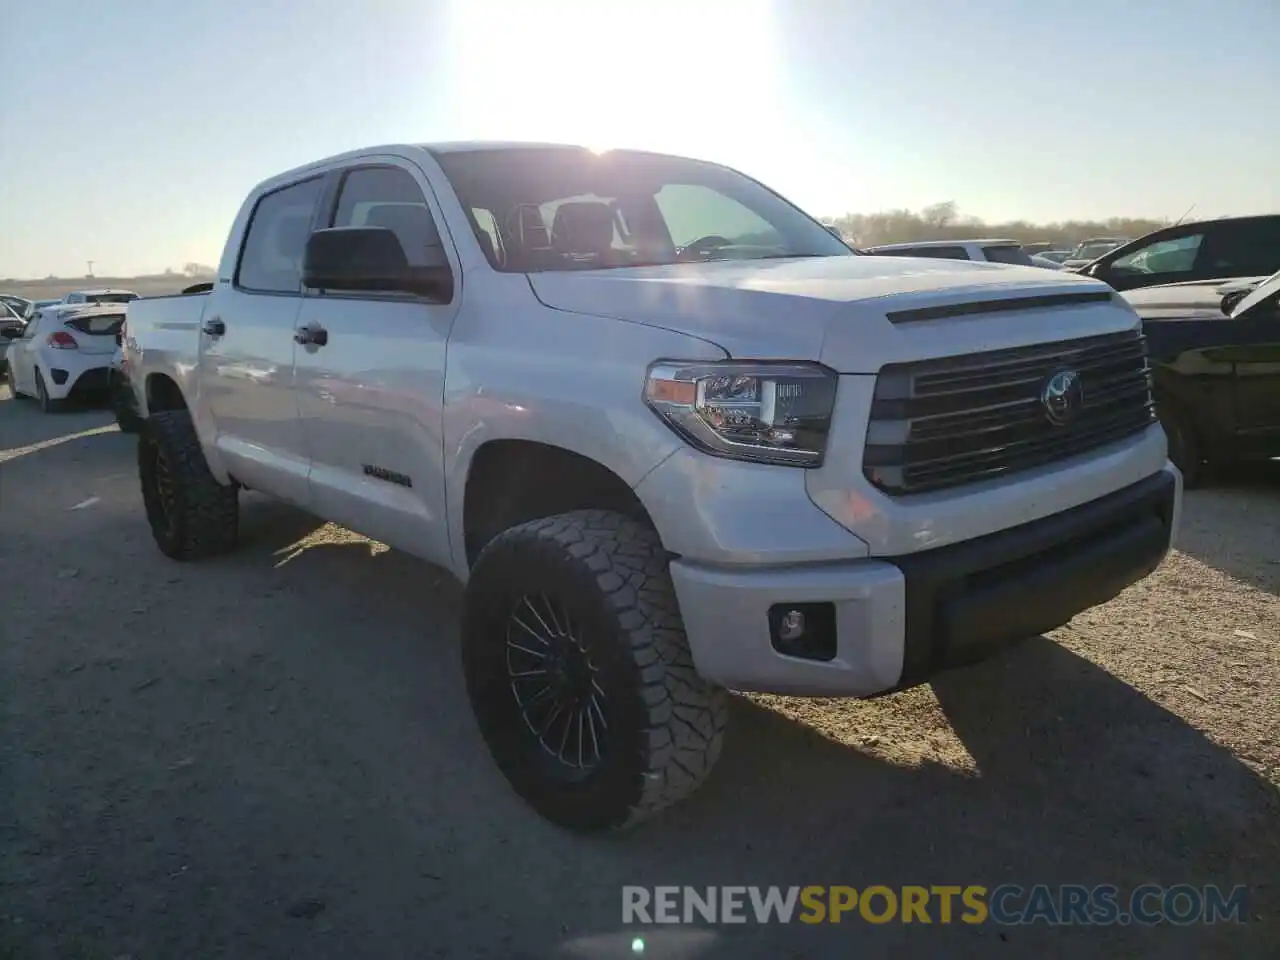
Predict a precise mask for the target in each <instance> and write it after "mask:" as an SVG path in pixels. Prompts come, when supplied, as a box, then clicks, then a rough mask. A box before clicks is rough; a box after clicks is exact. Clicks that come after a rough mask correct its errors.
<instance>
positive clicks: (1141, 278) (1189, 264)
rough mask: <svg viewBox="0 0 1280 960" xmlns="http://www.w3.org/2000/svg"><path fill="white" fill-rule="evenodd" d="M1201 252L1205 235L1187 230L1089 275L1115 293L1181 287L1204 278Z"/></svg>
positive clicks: (1103, 264) (1108, 262)
mask: <svg viewBox="0 0 1280 960" xmlns="http://www.w3.org/2000/svg"><path fill="white" fill-rule="evenodd" d="M1204 251H1205V231H1204V230H1188V231H1187V232H1185V233H1181V234H1178V235H1176V236H1167V235H1166V236H1165V237H1164V238H1163V239H1160V240H1153V241H1152V242H1151V243H1148V244H1144V245H1143V246H1141V247H1137V248H1136V249H1132V250H1130V251H1129V252H1128V253H1125V254H1124V255H1122V256H1119V257H1116V258H1115V259H1113V260H1103V261H1102V262H1101V263H1099V264H1097V266H1096V267H1095V268H1094V269H1092V270H1091V271H1090V272H1089V274H1090V276H1094V277H1097V278H1098V279H1099V280H1105V281H1106V282H1107V283H1109V284H1110V285H1111V286H1112V288H1113V289H1115V290H1133V289H1136V288H1138V287H1153V286H1156V285H1157V284H1164V283H1184V282H1186V281H1189V280H1198V279H1202V278H1204V276H1205V274H1204V272H1203V270H1202V269H1201V266H1202V264H1203V263H1204V257H1203V254H1204Z"/></svg>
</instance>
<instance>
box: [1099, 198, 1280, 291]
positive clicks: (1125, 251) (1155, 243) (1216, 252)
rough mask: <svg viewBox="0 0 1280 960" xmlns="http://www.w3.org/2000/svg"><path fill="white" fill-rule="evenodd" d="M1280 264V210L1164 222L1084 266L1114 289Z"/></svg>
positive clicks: (1266, 269) (1220, 276) (1266, 272)
mask: <svg viewBox="0 0 1280 960" xmlns="http://www.w3.org/2000/svg"><path fill="white" fill-rule="evenodd" d="M1276 270H1280V214H1269V215H1266V216H1257V217H1230V218H1226V219H1222V220H1202V221H1199V222H1196V223H1180V224H1178V225H1177V226H1173V227H1165V228H1164V229H1163V230H1156V231H1155V232H1153V233H1149V234H1147V235H1146V236H1145V237H1140V238H1139V239H1137V240H1134V241H1132V242H1131V243H1127V244H1125V245H1124V246H1123V247H1118V248H1116V249H1115V250H1112V251H1111V252H1110V253H1107V254H1105V255H1104V256H1101V257H1099V258H1097V259H1096V260H1094V261H1093V262H1092V263H1090V264H1088V265H1086V266H1084V267H1083V268H1082V269H1081V270H1080V272H1081V273H1084V274H1086V275H1087V276H1090V277H1093V278H1094V279H1097V280H1102V281H1104V282H1105V283H1107V284H1109V285H1110V286H1111V287H1112V288H1114V289H1116V290H1121V291H1124V290H1132V289H1135V288H1137V287H1151V286H1157V285H1163V284H1168V283H1179V282H1185V281H1195V280H1233V279H1241V278H1247V277H1265V276H1270V275H1271V274H1272V273H1274V272H1275V271H1276Z"/></svg>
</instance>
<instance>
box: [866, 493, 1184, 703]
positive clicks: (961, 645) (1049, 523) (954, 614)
mask: <svg viewBox="0 0 1280 960" xmlns="http://www.w3.org/2000/svg"><path fill="white" fill-rule="evenodd" d="M1176 493H1177V484H1176V481H1175V480H1174V478H1173V476H1172V474H1169V473H1167V472H1165V471H1161V472H1159V473H1157V474H1155V475H1153V476H1151V477H1148V478H1147V479H1145V480H1142V481H1140V482H1139V483H1136V484H1134V485H1133V486H1131V487H1126V488H1125V489H1123V490H1119V491H1117V492H1116V493H1113V494H1110V495H1108V496H1106V497H1103V498H1101V499H1099V500H1094V501H1093V502H1091V503H1086V504H1083V505H1081V506H1079V507H1075V508H1074V509H1071V510H1067V511H1065V512H1063V513H1060V514H1056V515H1054V516H1052V517H1046V518H1044V519H1043V520H1036V521H1033V522H1031V523H1026V524H1023V525H1021V526H1018V527H1012V528H1010V529H1008V530H1002V531H1000V532H999V533H993V534H990V535H989V536H985V537H979V538H977V539H975V540H970V541H967V542H965V543H958V544H954V545H952V546H948V547H940V548H938V549H937V550H928V551H924V552H922V553H919V554H914V555H911V556H906V557H899V558H895V559H894V560H892V561H891V562H892V563H894V564H895V565H896V566H897V567H898V568H899V569H900V570H901V571H902V574H903V577H904V579H905V581H906V638H905V647H904V651H903V669H902V678H901V680H900V681H899V683H898V687H897V688H895V689H901V688H902V687H909V686H914V685H915V684H918V683H922V682H924V681H925V680H927V679H928V678H929V677H930V676H931V675H933V674H934V673H937V672H938V671H940V670H945V669H947V668H949V667H955V666H960V665H962V664H965V663H972V662H974V661H976V660H981V659H983V658H984V657H986V656H988V655H990V654H991V653H992V652H994V651H995V650H996V649H998V648H999V647H1001V646H1003V645H1004V644H1007V643H1008V642H1010V641H1013V640H1022V639H1026V638H1028V637H1033V636H1035V635H1037V634H1040V633H1044V632H1045V631H1047V630H1052V629H1054V628H1055V627H1060V626H1062V625H1063V624H1064V623H1066V622H1067V621H1068V620H1070V619H1071V618H1072V617H1073V616H1075V615H1076V614H1077V613H1080V612H1081V611H1083V610H1087V609H1089V608H1090V607H1094V606H1097V605H1098V604H1100V603H1105V602H1106V601H1108V600H1110V599H1112V598H1113V597H1115V596H1116V595H1117V594H1119V593H1120V592H1121V591H1122V590H1124V589H1125V587H1128V586H1129V585H1130V584H1133V583H1136V582H1137V581H1139V580H1141V579H1142V578H1143V577H1145V576H1146V575H1147V574H1149V573H1150V572H1151V571H1152V570H1154V569H1155V568H1156V567H1157V566H1159V564H1160V561H1161V560H1162V559H1163V557H1164V555H1165V553H1166V552H1167V551H1168V548H1169V542H1170V538H1171V537H1172V532H1173V512H1174V507H1175V496H1176Z"/></svg>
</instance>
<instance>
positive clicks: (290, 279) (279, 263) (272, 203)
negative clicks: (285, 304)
mask: <svg viewBox="0 0 1280 960" xmlns="http://www.w3.org/2000/svg"><path fill="white" fill-rule="evenodd" d="M322 183H323V181H322V180H321V178H319V177H314V178H312V179H310V180H304V181H303V182H301V183H295V184H293V185H292V186H289V187H285V188H284V189H282V190H276V191H274V192H272V193H268V194H267V195H266V196H264V197H263V198H262V199H261V200H259V201H258V204H257V206H256V207H254V210H253V214H252V216H251V217H250V218H249V231H248V233H247V234H246V236H245V240H244V248H243V249H242V250H241V251H240V265H239V268H238V269H237V272H236V284H237V285H238V286H240V287H243V288H244V289H246V290H252V291H259V292H263V293H298V292H299V291H300V290H301V287H302V254H303V251H304V250H305V249H306V246H307V237H309V236H310V235H311V219H312V217H313V216H314V214H315V209H316V203H317V201H319V199H320V190H321V186H322Z"/></svg>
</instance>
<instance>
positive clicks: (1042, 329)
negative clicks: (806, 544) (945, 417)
mask: <svg viewBox="0 0 1280 960" xmlns="http://www.w3.org/2000/svg"><path fill="white" fill-rule="evenodd" d="M529 283H530V285H531V286H532V287H533V291H534V294H535V295H536V296H537V297H538V299H539V300H540V301H541V302H542V303H543V304H545V305H546V306H548V307H551V308H553V309H557V310H566V311H571V312H573V313H582V314H589V315H592V316H599V317H609V318H613V319H616V320H624V321H627V322H630V323H641V324H646V325H648V326H654V327H662V328H665V329H668V330H673V331H677V332H680V333H686V334H689V335H691V336H695V337H699V338H701V339H703V340H708V341H711V342H712V343H715V344H717V345H719V346H720V347H722V348H723V349H724V350H725V351H726V352H727V353H728V354H729V355H730V356H732V357H741V358H761V359H762V358H774V359H789V360H818V361H820V362H822V363H825V364H827V365H828V366H830V367H831V368H832V369H835V370H837V371H839V372H841V373H874V372H876V371H877V370H879V369H880V367H881V366H883V365H884V364H886V363H894V362H901V361H908V360H922V359H927V358H931V357H942V356H954V355H958V354H968V353H973V352H976V351H980V350H989V349H999V348H1001V347H1016V346H1026V345H1031V344H1037V343H1044V342H1046V341H1053V340H1065V339H1073V338H1075V337H1084V336H1092V335H1095V334H1100V333H1112V332H1117V331H1120V330H1126V329H1131V328H1133V327H1134V326H1136V325H1137V323H1138V318H1137V316H1136V314H1134V312H1133V310H1132V309H1131V308H1130V307H1129V306H1128V305H1126V304H1125V303H1124V301H1122V300H1120V299H1119V297H1118V296H1116V295H1114V293H1113V292H1112V291H1111V288H1110V287H1108V286H1107V285H1106V284H1104V283H1101V282H1100V281H1097V280H1093V279H1091V278H1088V277H1081V276H1076V275H1074V274H1065V273H1061V272H1058V271H1050V270H1043V269H1040V268H1038V267H1018V266H1008V265H1004V264H993V263H975V262H968V261H962V260H933V259H912V258H906V257H860V256H848V257H812V258H806V259H787V260H770V261H761V260H739V261H720V262H711V263H694V264H672V265H667V266H659V267H634V268H619V269H613V270H579V271H558V272H542V273H532V274H529ZM1064 294H1065V295H1070V296H1068V297H1067V298H1066V300H1063V298H1062V295H1064ZM1043 298H1052V299H1050V300H1045V299H1043ZM1005 300H1023V301H1024V303H1022V304H1020V306H1019V308H1018V309H1008V306H1009V305H1007V304H1006V305H1004V306H1003V307H1001V306H1000V305H998V304H997V306H994V307H992V306H991V304H993V303H997V302H998V301H1005ZM983 305H985V306H983ZM907 311H913V313H909V314H908V313H906V312H907ZM921 311H930V313H929V314H922V313H921ZM1032 314H1038V315H1032ZM891 315H892V316H891Z"/></svg>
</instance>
